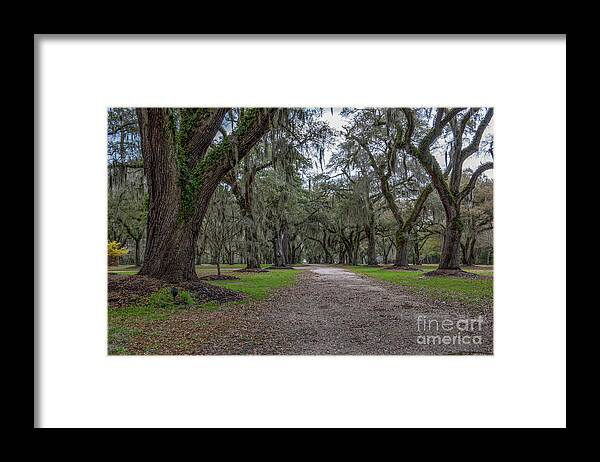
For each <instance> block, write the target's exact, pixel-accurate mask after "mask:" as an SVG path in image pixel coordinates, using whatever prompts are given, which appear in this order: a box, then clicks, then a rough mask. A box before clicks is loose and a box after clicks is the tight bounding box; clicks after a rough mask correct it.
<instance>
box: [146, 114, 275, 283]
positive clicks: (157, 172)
mask: <svg viewBox="0 0 600 462" xmlns="http://www.w3.org/2000/svg"><path fill="white" fill-rule="evenodd" d="M228 111H229V109H228V108H182V109H172V108H138V109H137V110H136V112H137V118H138V123H139V130H140V137H141V147H142V155H143V160H144V170H145V174H146V178H147V181H148V192H149V209H148V227H147V241H146V251H145V255H144V262H143V264H142V267H141V269H140V271H139V274H140V275H146V276H151V277H155V278H159V279H165V280H170V281H184V280H195V279H197V275H196V271H195V266H194V263H195V246H196V241H197V239H198V235H199V232H200V229H201V225H202V221H203V218H204V216H205V214H206V210H207V208H208V205H209V203H210V200H211V198H212V196H213V193H214V191H215V189H216V188H217V186H218V185H219V183H220V182H221V181H222V180H223V179H224V177H225V176H226V175H227V173H228V172H229V171H230V170H231V169H232V168H234V167H235V166H236V165H237V164H238V163H239V162H240V161H241V160H242V159H243V158H244V157H246V156H247V155H248V153H249V152H250V150H251V149H252V148H253V147H254V146H255V145H256V143H258V142H259V141H260V139H261V138H262V137H263V135H264V134H265V133H267V132H268V131H269V129H270V128H271V127H272V124H273V118H274V117H275V116H276V115H277V114H278V110H277V109H275V108H249V109H243V110H241V111H240V116H239V120H238V122H237V124H236V125H235V126H234V127H233V129H232V130H230V131H229V132H228V131H227V130H226V128H224V127H223V121H224V118H225V116H226V114H227V113H228Z"/></svg>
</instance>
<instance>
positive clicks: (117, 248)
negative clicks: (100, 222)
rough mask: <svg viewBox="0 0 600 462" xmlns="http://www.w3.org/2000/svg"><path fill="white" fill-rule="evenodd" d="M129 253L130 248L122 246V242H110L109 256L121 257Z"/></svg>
mask: <svg viewBox="0 0 600 462" xmlns="http://www.w3.org/2000/svg"><path fill="white" fill-rule="evenodd" d="M128 253H129V250H128V249H124V248H122V247H121V244H120V243H119V242H117V241H110V242H109V243H108V256H109V257H121V256H123V255H126V254H128Z"/></svg>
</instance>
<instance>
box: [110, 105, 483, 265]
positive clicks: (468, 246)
mask: <svg viewBox="0 0 600 462" xmlns="http://www.w3.org/2000/svg"><path fill="white" fill-rule="evenodd" d="M151 111H153V110H144V109H142V110H140V109H138V110H136V109H133V108H110V109H109V110H108V240H109V241H112V242H117V243H119V244H121V246H123V247H125V248H127V249H128V250H129V252H128V253H127V254H125V255H123V256H122V257H120V263H121V264H132V265H136V266H142V267H143V263H144V261H145V259H147V258H155V259H156V255H158V253H157V252H160V250H159V248H162V247H164V248H169V247H171V249H170V250H168V251H169V252H170V254H174V253H177V252H176V251H174V250H173V247H172V246H174V245H176V244H173V245H171V244H165V245H164V246H162V247H161V246H157V245H156V244H154V245H152V246H150V248H149V246H148V241H149V235H152V237H151V239H153V240H154V241H155V242H156V240H157V239H158V237H157V235H158V234H161V235H164V234H166V233H164V232H162V233H158V232H157V230H153V229H152V227H151V226H149V216H152V215H153V214H154V216H158V215H160V214H159V213H158V209H157V205H156V201H152V200H151V198H150V189H151V186H152V185H157V184H158V183H159V182H160V181H161V180H160V178H163V177H161V175H163V174H164V173H165V172H166V171H168V170H169V169H174V170H176V171H177V172H178V173H177V178H176V179H175V181H174V182H173V184H174V185H175V186H174V187H176V188H177V189H178V191H177V192H176V193H175V195H176V196H177V200H176V201H173V202H171V203H166V204H164V206H165V207H166V209H167V211H168V213H170V209H169V208H172V210H173V215H174V216H175V215H176V218H174V222H177V223H182V222H186V221H189V222H191V223H192V222H193V223H194V224H193V225H191V227H190V231H189V232H187V231H181V232H182V233H183V234H182V235H181V236H185V239H180V241H181V242H183V241H185V245H183V244H182V245H181V252H182V253H186V254H189V253H191V258H192V260H193V264H201V263H213V264H220V263H228V264H234V263H243V264H245V265H246V266H247V267H248V268H258V267H260V266H261V265H264V264H269V265H273V266H275V267H288V266H290V265H293V264H298V263H330V264H332V263H336V264H349V265H359V264H365V265H377V264H392V265H394V266H395V267H397V268H403V269H408V268H409V267H410V265H418V264H421V263H440V264H441V265H440V267H445V268H458V266H459V265H465V266H468V265H474V264H492V263H493V239H492V237H493V179H492V178H491V177H490V175H488V174H486V173H489V172H488V171H489V170H490V169H491V168H493V165H492V163H491V161H492V160H493V135H492V132H491V130H490V129H488V127H489V126H490V121H491V118H492V114H493V112H492V110H491V109H486V108H457V109H432V108H416V109H408V108H397V109H396V108H368V109H355V108H344V109H342V110H335V111H334V110H333V109H330V108H310V109H306V108H289V109H260V110H254V109H244V108H231V109H207V110H204V109H203V110H198V109H188V108H186V109H161V110H154V111H160V112H157V113H152V112H151ZM253 111H262V112H264V114H263V115H262V116H261V115H257V114H256V112H253ZM334 112H335V116H336V117H338V118H339V120H341V121H342V122H343V123H342V124H341V128H335V127H334V126H332V125H331V124H330V123H328V121H330V120H331V118H329V117H325V116H326V115H327V114H328V113H329V114H331V115H332V116H333V115H334ZM153 117H160V118H161V119H160V120H159V122H158V123H160V124H163V125H164V127H163V128H161V130H163V131H164V132H167V133H168V134H169V135H168V136H171V137H172V141H173V142H172V145H173V152H172V154H173V155H172V156H171V157H172V158H173V159H174V161H175V162H176V163H177V165H176V166H175V167H172V166H170V167H169V166H166V167H165V166H160V165H159V163H160V159H148V156H146V159H145V156H144V155H143V152H144V143H146V152H150V148H149V147H148V146H149V142H150V140H152V139H154V138H153V132H152V129H153V128H156V125H157V122H155V121H154V120H155V119H153ZM203 117H205V119H203ZM259 117H263V119H264V120H265V122H264V123H263V126H262V127H261V128H260V129H256V133H253V134H252V137H251V139H250V140H249V141H248V142H247V143H246V144H244V139H243V136H244V135H245V134H246V133H247V132H250V131H251V130H253V129H254V128H255V127H256V125H250V123H255V122H253V120H254V119H256V120H258V118H259ZM253 118H254V119H253ZM202 120H206V122H205V125H203V126H201V123H200V121H202ZM249 121H250V122H249ZM246 125H248V127H246ZM165 127H166V128H165ZM199 128H201V129H199ZM244 129H246V131H245V132H243V130H244ZM161 134H162V135H164V133H161ZM202 136H204V138H202ZM248 136H249V137H250V135H248ZM229 140H231V141H235V142H232V143H229ZM229 144H231V146H233V148H232V149H231V150H230V151H231V153H230V154H231V159H232V160H230V161H229V164H228V165H227V166H226V168H221V169H216V170H215V171H214V172H213V174H212V176H210V178H212V179H213V183H214V184H211V185H210V187H206V191H203V187H205V185H207V184H208V183H210V182H209V181H206V180H207V177H208V175H207V170H210V167H211V165H208V164H206V163H204V164H202V162H198V159H201V161H205V160H206V159H209V158H210V157H211V155H212V156H213V158H217V155H218V154H219V150H220V149H221V148H222V147H223V146H228V145H229ZM155 152H156V150H155ZM194 156H197V159H193V158H194ZM165 157H166V158H167V157H169V156H165ZM190 159H191V160H190ZM465 164H468V165H472V167H467V166H465ZM198 165H200V166H201V167H202V169H200V170H199V169H198ZM198 172H200V173H201V174H202V175H203V176H204V179H203V181H202V183H201V185H200V186H198V184H197V183H196V182H195V179H194V174H195V173H198ZM155 189H156V187H155ZM153 202H154V205H153ZM200 203H201V204H205V210H203V212H202V213H199V212H198V209H197V208H196V207H197V206H196V204H200ZM153 207H154V210H153V211H152V212H151V210H152V209H153ZM200 208H202V207H200ZM161 213H162V214H163V215H164V210H163V211H162V212H161ZM200 215H201V216H200ZM151 220H152V218H151ZM155 221H157V220H155ZM177 226H179V225H177ZM445 247H446V249H445ZM179 248H180V247H179V246H177V249H179ZM190 249H192V250H191V251H190ZM153 252H154V253H153ZM170 254H169V255H170ZM182 258H183V257H182ZM161 260H165V259H164V258H162V259H161ZM116 263H118V261H117V260H115V259H113V260H112V261H110V262H109V264H116ZM171 266H174V264H171ZM161 271H167V272H168V271H169V268H165V267H164V265H163V268H161V269H156V270H155V274H159V273H160V272H161ZM149 274H151V273H149Z"/></svg>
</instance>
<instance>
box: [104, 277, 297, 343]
mask: <svg viewBox="0 0 600 462" xmlns="http://www.w3.org/2000/svg"><path fill="white" fill-rule="evenodd" d="M300 272H301V271H300V270H270V271H269V272H267V273H235V274H236V276H237V277H239V278H240V279H239V280H229V281H207V282H208V283H209V284H213V285H216V286H220V287H225V288H227V289H231V290H235V291H237V292H242V293H244V294H246V295H247V296H248V297H247V298H246V299H245V300H243V301H240V302H229V303H231V304H237V303H248V302H249V301H251V300H262V299H264V298H266V297H267V296H268V295H269V293H270V292H271V291H272V290H274V289H277V288H280V287H285V286H290V285H292V284H293V283H294V282H295V280H296V277H297V276H298V273H300ZM121 274H122V273H121ZM133 274H135V273H133ZM182 294H183V295H182ZM180 296H183V297H184V298H185V299H186V300H188V302H190V303H188V304H186V305H176V304H173V303H172V302H171V297H172V296H171V293H170V289H168V288H164V289H161V290H159V291H157V292H155V293H154V294H153V295H152V296H150V298H149V300H148V303H147V304H145V305H136V306H128V307H125V308H111V309H109V310H108V354H109V355H126V354H129V351H128V345H130V342H131V340H132V339H133V338H134V337H135V336H138V335H143V336H145V337H146V338H148V336H155V335H159V334H160V333H161V332H162V330H163V329H164V327H163V326H166V325H168V323H169V320H170V319H171V318H173V319H175V316H176V315H177V314H179V313H181V312H182V311H188V312H189V310H202V311H217V310H219V309H220V308H221V307H222V306H223V305H222V304H219V303H218V302H216V301H212V302H207V303H202V304H199V305H197V304H194V303H193V302H194V301H193V297H192V296H189V297H188V296H186V295H185V293H184V291H182V292H180ZM184 341H189V340H185V339H179V340H178V342H184ZM159 351H160V344H157V346H156V347H149V348H148V349H147V351H145V353H146V354H154V353H157V352H159Z"/></svg>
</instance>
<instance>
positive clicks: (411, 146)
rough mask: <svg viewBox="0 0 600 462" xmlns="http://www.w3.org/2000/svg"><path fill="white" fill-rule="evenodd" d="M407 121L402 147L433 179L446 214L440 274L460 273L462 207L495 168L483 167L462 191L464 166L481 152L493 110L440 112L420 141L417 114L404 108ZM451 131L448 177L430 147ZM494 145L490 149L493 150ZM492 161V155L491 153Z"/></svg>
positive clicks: (480, 167)
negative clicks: (446, 131) (447, 130)
mask: <svg viewBox="0 0 600 462" xmlns="http://www.w3.org/2000/svg"><path fill="white" fill-rule="evenodd" d="M402 111H403V113H404V114H405V116H406V120H407V135H406V136H405V138H404V141H403V146H404V148H405V149H407V150H408V152H410V153H411V154H412V155H413V156H414V157H415V158H416V159H418V160H419V162H420V163H421V165H422V166H423V168H424V169H425V170H426V171H427V173H428V174H429V176H430V177H431V181H432V184H433V186H434V187H435V189H436V191H437V193H438V195H439V197H440V200H441V202H442V205H443V207H444V212H445V214H446V227H445V231H444V239H443V246H442V254H441V257H440V264H439V268H438V270H442V271H456V270H460V241H461V235H462V231H463V228H464V223H463V222H462V220H461V213H460V211H461V204H462V202H463V200H464V199H465V197H467V195H468V194H470V192H471V191H472V190H473V188H474V187H475V184H476V182H477V180H478V178H479V177H480V176H481V174H482V173H483V172H485V171H486V170H489V169H491V168H493V163H492V162H486V163H484V164H482V165H480V166H479V167H478V168H477V169H475V171H474V172H473V174H472V175H471V178H470V180H469V182H468V183H467V184H466V185H465V186H462V187H461V178H462V175H463V164H464V162H465V161H466V160H467V159H468V158H469V157H471V156H473V155H474V154H476V153H477V152H478V151H479V149H480V145H481V142H482V139H483V134H484V131H485V129H486V128H487V127H488V125H489V123H490V121H491V120H492V116H493V114H494V110H493V108H489V109H487V110H482V109H480V108H470V109H467V110H466V109H463V108H453V109H445V108H439V109H437V111H436V113H435V118H434V121H433V126H432V128H431V129H430V130H428V131H427V132H426V134H425V135H424V136H422V137H420V140H418V141H417V140H415V139H413V135H415V133H416V125H417V111H416V110H414V109H409V108H403V109H402ZM447 126H448V127H449V129H450V134H451V143H450V144H448V150H447V151H446V156H447V157H448V168H449V169H450V174H449V176H448V175H447V173H448V172H447V171H446V172H444V171H443V170H442V168H441V167H440V164H439V163H438V161H437V160H436V158H435V157H434V156H433V154H432V151H431V147H432V145H433V142H434V141H435V139H437V138H438V137H439V136H440V135H441V134H442V132H443V131H444V129H445V128H446V127H447ZM492 146H493V145H490V148H491V147H492ZM491 154H492V157H493V151H492V152H491Z"/></svg>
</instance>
